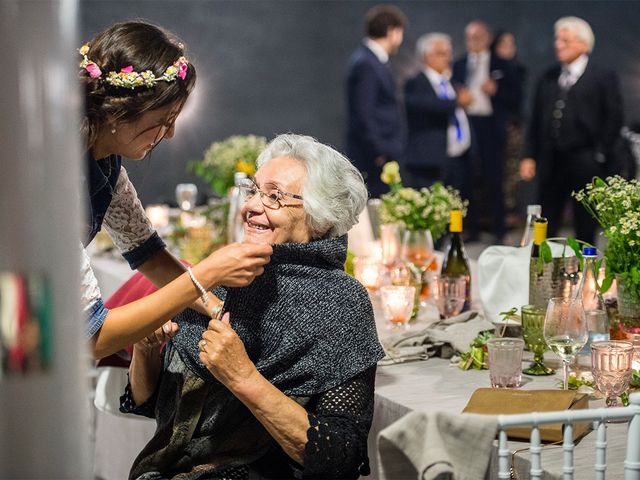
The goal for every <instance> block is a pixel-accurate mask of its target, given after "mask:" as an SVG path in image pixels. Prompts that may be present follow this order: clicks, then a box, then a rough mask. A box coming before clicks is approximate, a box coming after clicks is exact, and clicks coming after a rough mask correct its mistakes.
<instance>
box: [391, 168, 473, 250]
mask: <svg viewBox="0 0 640 480" xmlns="http://www.w3.org/2000/svg"><path fill="white" fill-rule="evenodd" d="M380 179H381V180H382V181H383V182H384V183H385V184H387V185H389V188H390V190H391V191H390V192H389V193H385V194H383V195H382V196H381V197H380V200H381V201H382V203H381V205H380V221H381V222H382V223H401V224H403V225H404V227H405V228H406V229H408V230H426V229H428V230H430V231H431V236H432V237H433V240H437V239H439V238H440V237H442V235H444V234H445V233H446V231H447V225H448V224H449V217H450V212H451V210H454V209H459V210H462V215H463V216H464V215H466V214H467V205H468V203H469V202H468V201H467V200H462V198H460V192H458V191H457V190H455V189H454V188H452V187H448V186H445V185H443V184H442V183H439V182H436V183H434V184H433V185H432V186H431V187H429V188H421V189H420V190H415V189H413V188H408V187H403V186H402V178H401V176H400V167H399V165H398V163H397V162H388V163H386V164H385V166H384V168H383V170H382V175H380Z"/></svg>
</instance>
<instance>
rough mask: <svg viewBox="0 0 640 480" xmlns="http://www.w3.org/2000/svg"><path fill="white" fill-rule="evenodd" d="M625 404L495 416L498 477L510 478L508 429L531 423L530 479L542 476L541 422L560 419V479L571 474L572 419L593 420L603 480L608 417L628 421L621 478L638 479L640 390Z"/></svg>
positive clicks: (599, 473) (597, 470)
mask: <svg viewBox="0 0 640 480" xmlns="http://www.w3.org/2000/svg"><path fill="white" fill-rule="evenodd" d="M629 402H630V403H629V406H628V407H616V408H598V409H588V410H565V411H560V412H544V413H535V412H534V413H525V414H517V415H499V416H498V478H500V479H511V478H514V477H513V476H512V465H511V462H510V459H509V456H510V451H509V446H508V444H507V429H509V428H512V427H531V436H530V447H529V450H530V452H531V468H530V471H529V474H530V477H529V478H531V479H541V478H542V475H543V469H542V443H541V440H540V428H539V426H540V425H545V424H551V423H555V424H557V423H561V424H563V425H564V433H563V442H562V450H563V479H564V480H571V479H573V478H574V448H575V444H574V440H573V426H572V424H573V423H575V422H585V421H587V422H590V421H592V422H594V430H595V431H596V436H597V438H596V442H595V452H594V453H595V454H594V456H593V458H594V470H595V478H596V479H597V480H604V478H605V473H606V469H607V421H609V420H616V421H628V430H627V441H626V456H625V460H624V479H625V480H640V392H638V393H632V394H631V395H630V396H629Z"/></svg>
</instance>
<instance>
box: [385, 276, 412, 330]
mask: <svg viewBox="0 0 640 480" xmlns="http://www.w3.org/2000/svg"><path fill="white" fill-rule="evenodd" d="M415 291H416V289H415V287H411V286H394V285H385V286H384V287H382V288H381V290H380V293H381V298H380V302H381V304H382V310H383V312H384V315H385V317H386V319H387V321H389V322H391V324H392V325H394V326H403V325H406V324H407V322H408V321H409V319H410V318H411V312H412V311H413V302H414V298H415Z"/></svg>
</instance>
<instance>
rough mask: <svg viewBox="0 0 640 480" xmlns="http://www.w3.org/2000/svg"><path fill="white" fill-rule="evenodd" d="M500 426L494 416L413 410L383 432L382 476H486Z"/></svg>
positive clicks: (461, 479) (477, 479) (468, 479)
mask: <svg viewBox="0 0 640 480" xmlns="http://www.w3.org/2000/svg"><path fill="white" fill-rule="evenodd" d="M497 429H498V422H497V417H495V416H493V415H477V414H470V413H464V414H451V413H445V412H410V413H408V414H407V415H405V416H404V417H402V418H401V419H400V420H397V421H396V422H394V423H392V424H391V425H389V426H388V427H386V428H385V429H384V430H382V431H381V432H380V433H379V434H378V453H379V455H378V459H379V466H380V469H379V470H380V473H381V479H397V478H417V479H422V480H431V479H433V480H436V479H437V480H447V479H455V480H482V479H484V478H485V475H486V471H487V467H488V466H489V460H490V459H491V451H492V448H493V439H494V438H495V436H496V431H497ZM407 460H408V461H407Z"/></svg>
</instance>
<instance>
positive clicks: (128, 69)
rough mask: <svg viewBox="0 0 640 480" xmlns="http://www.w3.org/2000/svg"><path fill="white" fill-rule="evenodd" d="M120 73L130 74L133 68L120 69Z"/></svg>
mask: <svg viewBox="0 0 640 480" xmlns="http://www.w3.org/2000/svg"><path fill="white" fill-rule="evenodd" d="M120 71H121V72H122V73H131V72H133V67H132V66H131V65H129V66H128V67H124V68H121V69H120Z"/></svg>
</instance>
